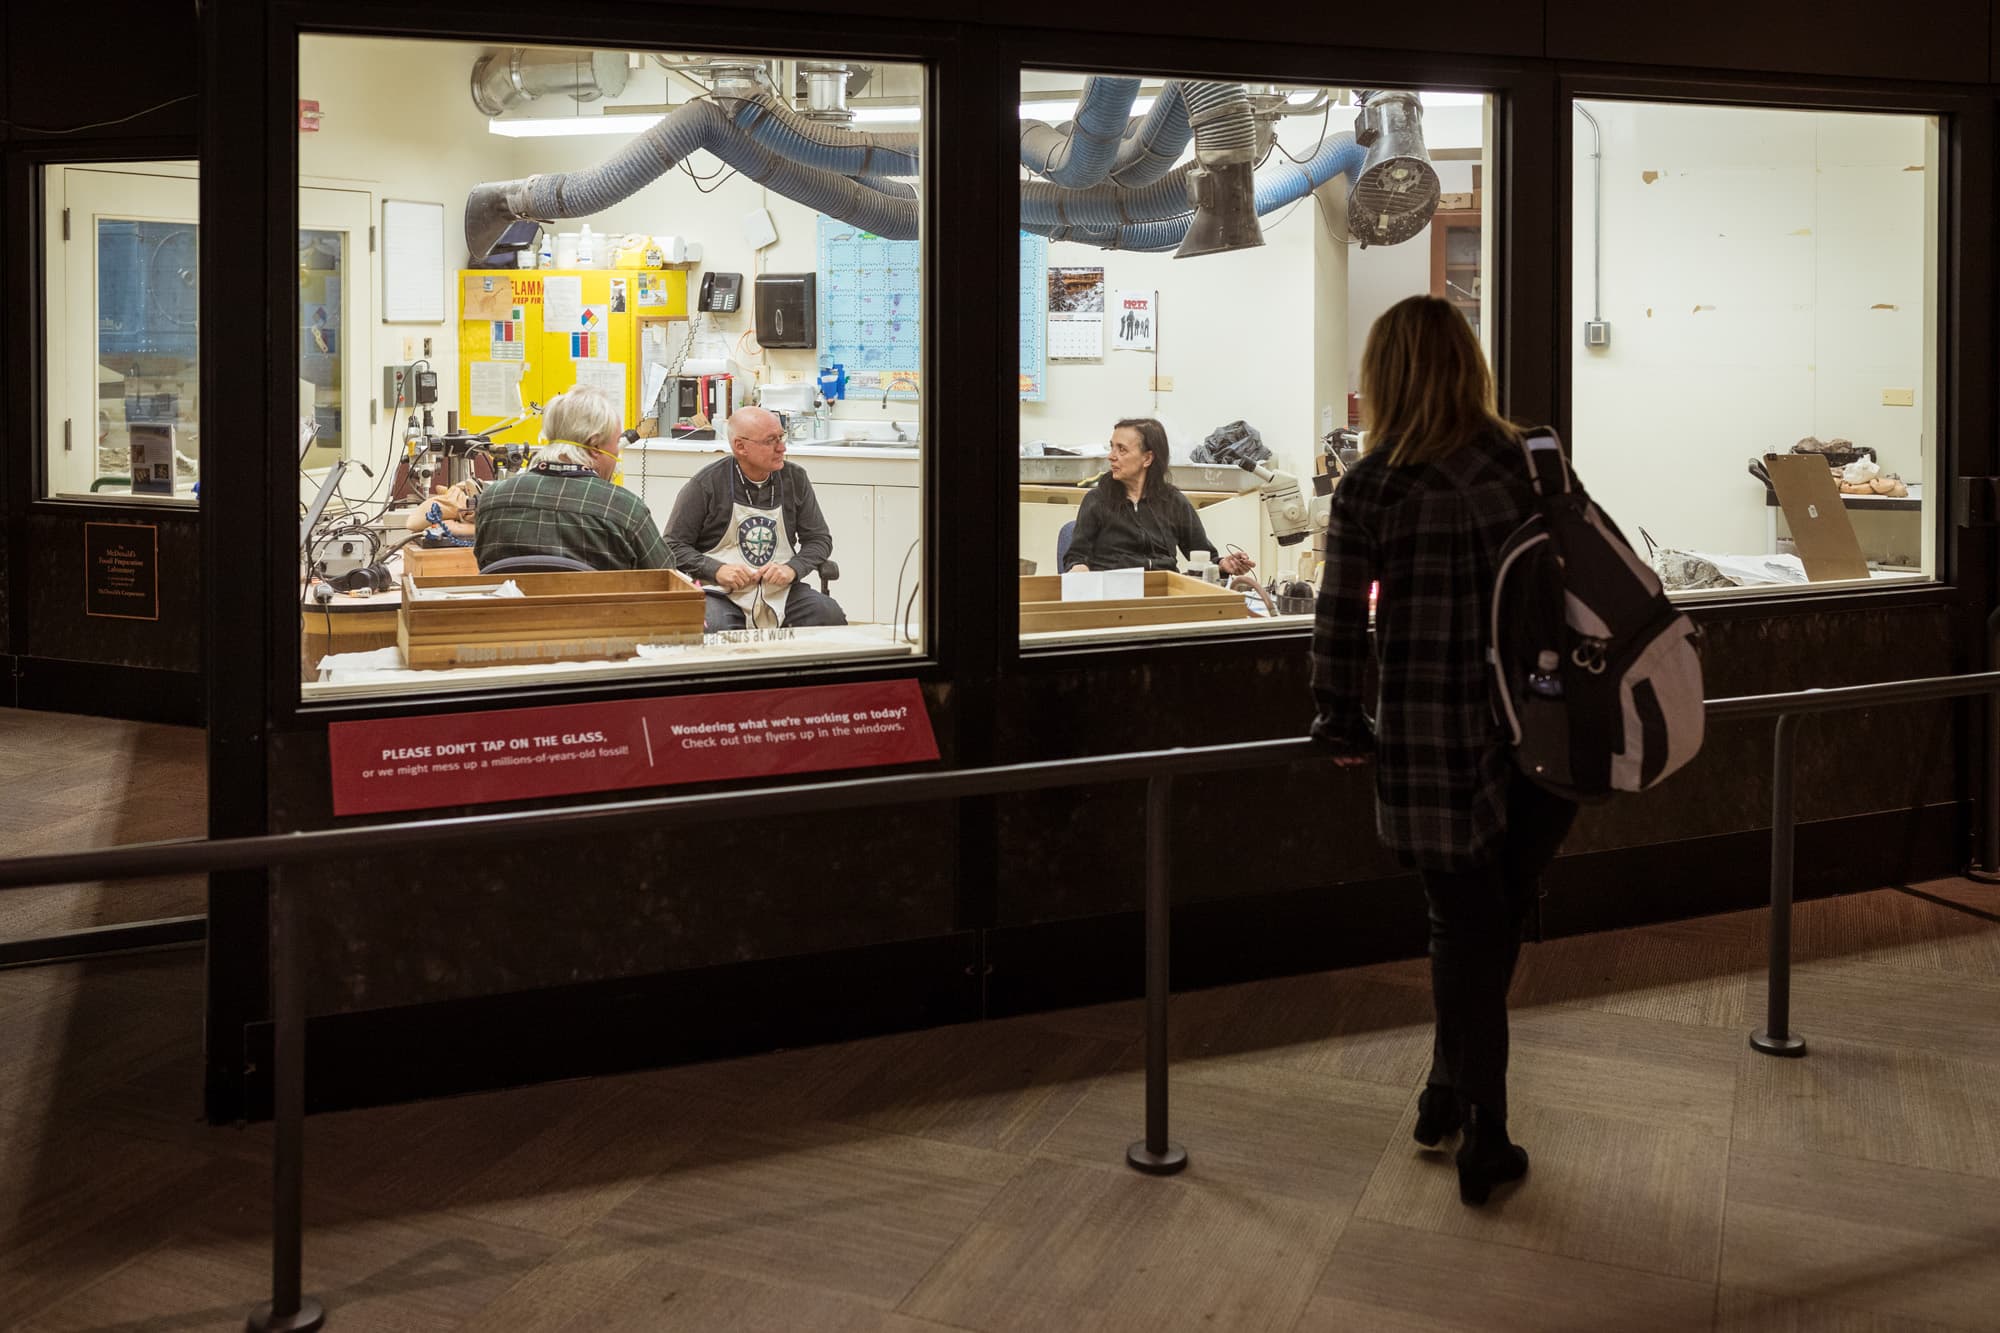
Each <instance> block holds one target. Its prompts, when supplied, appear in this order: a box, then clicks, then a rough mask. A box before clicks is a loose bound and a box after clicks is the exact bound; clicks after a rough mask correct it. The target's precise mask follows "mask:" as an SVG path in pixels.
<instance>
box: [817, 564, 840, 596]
mask: <svg viewBox="0 0 2000 1333" xmlns="http://www.w3.org/2000/svg"><path fill="white" fill-rule="evenodd" d="M839 577H840V562H839V561H838V560H822V561H820V564H819V590H820V595H821V596H824V597H831V596H832V595H833V594H832V593H830V592H828V591H827V588H826V585H827V584H829V583H831V582H833V581H834V580H835V579H837V578H839Z"/></svg>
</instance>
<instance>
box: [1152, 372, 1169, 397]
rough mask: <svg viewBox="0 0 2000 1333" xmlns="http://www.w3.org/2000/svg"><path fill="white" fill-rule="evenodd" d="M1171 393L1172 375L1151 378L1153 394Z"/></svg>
mask: <svg viewBox="0 0 2000 1333" xmlns="http://www.w3.org/2000/svg"><path fill="white" fill-rule="evenodd" d="M1173 391H1174V377H1173V376H1172V375H1155V376H1153V392H1155V393H1172V392H1173Z"/></svg>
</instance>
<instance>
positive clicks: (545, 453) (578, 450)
mask: <svg viewBox="0 0 2000 1333" xmlns="http://www.w3.org/2000/svg"><path fill="white" fill-rule="evenodd" d="M623 424H624V423H623V421H621V420H620V415H619V411H618V404H617V403H615V402H613V401H612V400H611V395H610V394H608V393H606V392H605V391H604V390H602V389H600V388H598V387H596V386H595V385H590V384H579V385H577V386H576V387H575V388H573V389H571V390H569V391H568V392H567V393H560V394H557V395H556V396H555V397H554V398H552V399H550V400H549V405H548V406H547V407H546V408H544V409H543V411H542V447H541V448H540V449H537V450H536V451H535V461H536V462H538V463H580V464H582V465H583V466H585V467H588V466H590V460H591V457H592V455H591V452H590V450H588V449H585V448H582V447H580V446H582V445H586V444H599V445H600V447H602V445H601V443H600V442H601V441H603V440H605V439H606V438H607V437H611V436H616V435H617V434H618V431H619V428H620V427H621V426H622V425H623Z"/></svg>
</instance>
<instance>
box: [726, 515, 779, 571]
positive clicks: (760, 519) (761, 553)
mask: <svg viewBox="0 0 2000 1333" xmlns="http://www.w3.org/2000/svg"><path fill="white" fill-rule="evenodd" d="M736 546H737V549H738V550H740V551H742V552H743V563H744V564H746V565H749V566H750V567H751V568H752V569H762V568H763V567H764V566H765V565H768V564H770V563H771V557H772V556H774V555H776V554H777V552H778V525H777V524H776V523H775V522H773V521H772V520H771V519H770V518H769V517H767V516H765V515H763V514H752V515H750V516H749V517H747V518H745V519H743V520H742V521H741V522H740V523H738V524H737V525H736Z"/></svg>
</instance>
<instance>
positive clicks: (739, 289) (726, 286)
mask: <svg viewBox="0 0 2000 1333" xmlns="http://www.w3.org/2000/svg"><path fill="white" fill-rule="evenodd" d="M742 300H743V275H742V274H741V273H704V274H702V275H701V297H700V299H699V300H698V302H697V303H696V305H695V309H696V310H712V311H715V312H716V313H718V314H729V313H730V312H732V311H734V310H735V309H736V307H737V306H738V305H740V304H741V303H742Z"/></svg>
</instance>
